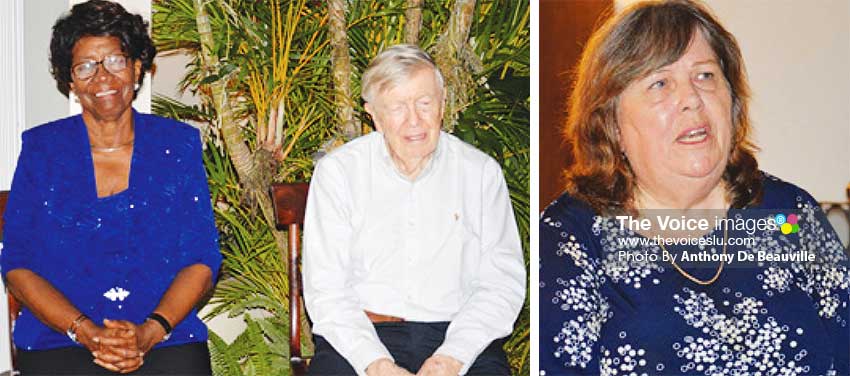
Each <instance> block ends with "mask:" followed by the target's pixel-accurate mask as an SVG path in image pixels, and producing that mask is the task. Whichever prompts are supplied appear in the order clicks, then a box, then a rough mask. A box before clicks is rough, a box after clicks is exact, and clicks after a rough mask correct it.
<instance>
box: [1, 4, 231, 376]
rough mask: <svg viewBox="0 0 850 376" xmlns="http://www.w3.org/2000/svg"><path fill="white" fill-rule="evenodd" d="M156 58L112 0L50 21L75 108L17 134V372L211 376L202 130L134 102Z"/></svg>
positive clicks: (210, 255) (11, 257) (7, 262)
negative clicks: (202, 307) (202, 308)
mask: <svg viewBox="0 0 850 376" xmlns="http://www.w3.org/2000/svg"><path fill="white" fill-rule="evenodd" d="M155 55H156V49H155V48H154V47H153V44H152V42H151V39H150V36H149V35H148V32H147V24H146V23H145V22H144V21H143V20H142V18H141V17H140V16H138V15H134V14H130V13H128V12H127V11H126V10H125V9H124V8H123V7H121V6H120V5H118V4H115V3H112V2H109V1H101V0H92V1H89V2H86V3H83V4H78V5H76V6H74V7H73V8H72V9H71V12H70V13H69V14H67V15H65V16H63V17H62V18H60V19H59V20H58V21H57V22H56V24H55V25H54V27H53V37H52V41H51V46H50V61H51V64H52V73H53V76H54V77H55V79H56V82H57V87H58V88H59V90H60V91H62V93H63V94H65V95H68V93H69V92H73V93H74V94H75V95H76V97H77V98H78V99H79V103H80V105H81V107H82V114H81V115H77V116H72V117H68V118H65V119H60V120H57V121H54V122H50V123H47V124H43V125H40V126H37V127H35V128H33V129H30V130H28V131H26V132H24V134H23V149H22V151H21V155H20V158H19V160H18V165H17V168H16V170H15V176H14V180H13V183H12V189H11V192H10V195H9V202H8V207H7V210H6V214H5V221H6V224H5V228H4V235H5V239H4V249H3V254H2V272H3V277H4V278H5V281H6V283H7V287H8V288H9V291H10V292H11V293H12V294H13V295H14V296H15V297H16V298H17V299H18V300H20V301H21V302H22V303H23V306H24V309H23V310H22V312H21V313H20V316H19V317H18V318H17V321H16V326H15V331H14V342H15V344H16V347H17V348H18V358H17V360H18V368H19V369H20V370H21V371H22V373H23V374H24V375H26V374H87V375H88V374H101V373H102V374H113V373H115V372H120V373H128V372H134V371H135V372H136V374H184V375H185V374H207V375H209V374H211V372H210V361H209V351H208V349H207V345H206V340H207V329H206V327H205V325H204V323H203V322H201V321H200V320H199V319H198V318H197V312H196V311H195V306H196V305H197V304H198V302H199V301H200V300H201V299H202V298H203V297H204V296H205V295H206V293H207V292H208V291H209V290H210V289H211V287H212V286H213V281H214V280H215V276H216V273H217V272H218V267H219V264H220V262H221V255H220V253H219V250H218V238H217V232H216V229H215V223H214V220H213V215H212V208H211V205H210V196H209V190H208V187H207V184H206V175H205V172H204V168H203V163H202V159H201V153H202V148H201V140H200V136H199V132H198V131H197V130H196V129H194V128H192V127H190V126H188V125H186V124H183V123H180V122H177V121H173V120H169V119H165V118H160V117H156V116H152V115H146V114H140V113H138V112H136V111H134V110H133V108H132V106H131V105H132V102H133V99H134V98H135V96H136V93H137V91H138V89H139V86H140V84H141V83H142V80H143V79H144V73H145V72H146V71H148V70H149V69H150V68H151V65H152V62H153V58H154V56H155Z"/></svg>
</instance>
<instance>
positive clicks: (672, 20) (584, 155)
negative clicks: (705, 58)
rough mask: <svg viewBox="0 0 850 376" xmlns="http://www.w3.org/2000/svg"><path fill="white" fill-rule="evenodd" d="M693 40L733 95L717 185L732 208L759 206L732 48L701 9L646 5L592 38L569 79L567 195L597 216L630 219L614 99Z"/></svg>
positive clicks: (631, 184) (629, 183)
mask: <svg viewBox="0 0 850 376" xmlns="http://www.w3.org/2000/svg"><path fill="white" fill-rule="evenodd" d="M695 32H702V35H703V36H704V37H705V38H706V40H707V41H708V43H709V45H710V46H711V48H712V50H714V53H715V54H716V55H717V58H718V59H719V61H720V67H721V70H722V71H723V75H724V77H725V78H726V82H727V83H728V85H729V88H730V91H731V94H732V113H731V116H732V133H733V137H732V151H731V155H730V158H729V161H728V164H727V165H726V169H725V171H724V172H723V177H722V180H723V183H724V185H725V186H726V191H727V194H728V195H729V197H730V198H731V202H732V207H735V208H743V207H745V206H750V205H753V204H756V203H758V202H759V201H760V200H761V190H762V189H761V188H762V186H761V179H762V174H761V172H760V171H759V169H758V162H757V161H756V159H755V152H756V151H757V150H758V148H757V147H756V145H755V144H754V143H753V141H752V140H751V136H750V134H751V132H752V129H751V125H750V118H749V112H748V103H749V97H750V89H749V84H748V83H747V75H746V70H745V68H744V61H743V58H742V56H741V50H740V48H739V47H738V42H737V41H736V40H735V37H734V36H732V34H730V33H729V32H728V31H726V29H724V28H723V26H721V25H720V23H719V22H718V21H717V19H715V17H714V16H713V15H712V14H711V12H710V11H709V10H708V9H707V8H706V7H704V6H703V5H702V4H700V3H697V2H695V1H690V0H662V1H647V2H641V3H637V4H634V5H632V6H631V7H629V8H627V9H625V10H624V11H623V12H621V13H620V14H618V15H616V16H613V17H611V18H609V19H608V20H607V21H606V22H605V23H604V24H602V26H601V27H599V28H598V29H597V30H596V32H594V33H593V35H592V36H591V37H590V40H589V41H588V43H587V45H586V47H585V49H584V52H583V53H582V57H581V61H580V63H579V65H578V69H577V70H576V72H575V76H574V86H573V90H572V94H571V95H570V99H569V103H568V110H567V121H566V124H565V125H564V127H563V135H564V138H565V141H566V142H567V144H568V145H569V146H570V148H571V150H572V156H573V163H572V164H571V165H570V166H569V167H568V168H567V169H566V170H565V171H564V177H565V181H566V190H567V192H568V193H569V194H570V195H572V196H573V197H575V198H577V199H580V200H583V201H585V202H587V203H588V204H589V205H590V206H591V207H593V209H594V210H595V211H596V212H597V213H600V214H611V213H615V212H623V211H625V212H629V213H635V211H636V210H635V207H634V191H635V187H636V182H635V176H634V172H633V171H632V168H631V166H630V165H629V163H628V161H627V160H626V159H625V158H623V157H622V155H621V152H620V151H621V150H622V148H621V147H620V144H619V141H618V136H617V134H618V124H617V102H618V99H619V96H620V94H621V93H622V92H623V90H624V89H625V88H626V87H627V86H628V85H629V84H630V83H631V82H633V81H635V80H637V79H640V78H642V77H644V76H646V75H647V74H649V73H650V72H652V71H654V70H656V69H658V68H661V67H663V66H666V65H669V64H672V63H674V62H676V61H677V60H679V58H681V57H682V55H684V53H685V51H686V50H687V48H688V45H689V44H690V41H691V38H692V37H693V35H694V33H695Z"/></svg>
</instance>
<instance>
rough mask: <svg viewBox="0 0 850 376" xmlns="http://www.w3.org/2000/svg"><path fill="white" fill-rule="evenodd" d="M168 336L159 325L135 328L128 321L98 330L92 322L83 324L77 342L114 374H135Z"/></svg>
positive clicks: (106, 322) (111, 322)
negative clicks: (147, 355)
mask: <svg viewBox="0 0 850 376" xmlns="http://www.w3.org/2000/svg"><path fill="white" fill-rule="evenodd" d="M164 336H165V329H163V328H162V326H160V325H159V323H156V322H153V321H150V320H148V321H145V322H144V323H142V324H138V325H136V324H134V323H132V322H129V321H124V320H107V319H105V320H103V326H98V325H97V324H95V323H94V322H92V321H91V320H86V321H84V322H83V323H81V325H80V328H79V329H77V340H78V341H79V342H80V344H82V345H83V346H85V347H86V348H87V349H88V350H89V351H91V353H92V355H93V356H94V362H95V363H96V364H97V365H99V366H101V367H103V368H106V369H108V370H110V371H113V372H118V373H129V372H133V371H135V370H137V369H139V367H141V366H142V365H143V364H144V363H145V362H144V356H145V354H146V353H147V352H148V350H150V349H151V348H152V347H153V346H154V345H155V344H157V343H158V342H159V341H161V340H162V338H163V337H164Z"/></svg>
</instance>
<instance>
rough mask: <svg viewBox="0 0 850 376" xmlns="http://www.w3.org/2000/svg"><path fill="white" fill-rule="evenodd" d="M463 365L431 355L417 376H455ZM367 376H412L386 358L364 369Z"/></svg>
mask: <svg viewBox="0 0 850 376" xmlns="http://www.w3.org/2000/svg"><path fill="white" fill-rule="evenodd" d="M462 367H463V363H461V362H460V361H458V360H457V359H455V358H452V357H450V356H447V355H439V354H437V355H432V356H431V357H430V358H428V359H427V360H425V363H423V364H422V367H421V368H419V372H416V375H417V376H457V375H458V374H460V370H461V368H462ZM366 375H368V376H413V374H412V373H410V372H408V371H407V370H406V369H404V368H402V367H399V366H398V365H396V364H395V363H393V361H392V360H389V359H387V358H381V359H378V360H376V361H374V362H372V363H371V364H369V367H368V368H366Z"/></svg>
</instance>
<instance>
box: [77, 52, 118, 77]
mask: <svg viewBox="0 0 850 376" xmlns="http://www.w3.org/2000/svg"><path fill="white" fill-rule="evenodd" d="M101 64H102V65H103V67H104V68H106V71H107V72H109V73H113V74H115V73H120V72H121V71H123V70H124V69H125V68H127V58H126V57H125V56H124V55H109V56H106V57H104V58H103V60H100V61H85V62H82V63H79V64H77V65H75V66H74V68H73V70H74V74H75V75H76V76H77V78H79V79H81V80H84V79H87V78H90V77H92V76H94V75H95V73H97V66H98V65H101Z"/></svg>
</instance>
